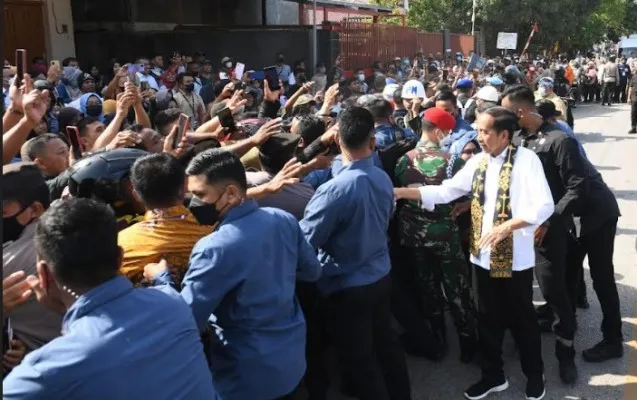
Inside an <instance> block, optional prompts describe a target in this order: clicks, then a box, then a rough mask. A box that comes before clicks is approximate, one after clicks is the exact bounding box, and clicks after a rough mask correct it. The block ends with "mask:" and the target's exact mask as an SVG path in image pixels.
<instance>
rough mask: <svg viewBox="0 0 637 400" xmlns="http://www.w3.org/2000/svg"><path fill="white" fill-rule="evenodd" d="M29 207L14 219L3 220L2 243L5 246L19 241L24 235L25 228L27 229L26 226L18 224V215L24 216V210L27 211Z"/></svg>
mask: <svg viewBox="0 0 637 400" xmlns="http://www.w3.org/2000/svg"><path fill="white" fill-rule="evenodd" d="M27 207H28V206H27ZM27 207H25V208H23V209H22V210H20V211H19V212H18V213H17V214H16V215H14V216H12V217H6V218H2V243H3V244H4V243H7V242H12V241H14V240H18V238H19V237H20V235H22V232H23V231H24V228H26V226H25V225H22V224H21V223H20V222H18V215H20V214H22V212H24V210H26V209H27Z"/></svg>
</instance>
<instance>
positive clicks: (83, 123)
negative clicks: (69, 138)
mask: <svg viewBox="0 0 637 400" xmlns="http://www.w3.org/2000/svg"><path fill="white" fill-rule="evenodd" d="M93 122H100V119H99V118H97V117H87V116H84V118H82V119H80V120H79V121H77V130H78V131H79V132H80V136H81V137H84V136H86V134H87V133H88V132H87V131H86V130H87V128H88V126H89V125H90V124H92V123H93Z"/></svg>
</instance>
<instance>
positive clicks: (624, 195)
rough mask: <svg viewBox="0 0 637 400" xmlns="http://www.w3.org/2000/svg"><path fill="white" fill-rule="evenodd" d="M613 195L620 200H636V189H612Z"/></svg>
mask: <svg viewBox="0 0 637 400" xmlns="http://www.w3.org/2000/svg"><path fill="white" fill-rule="evenodd" d="M613 193H614V194H615V197H616V198H618V199H622V200H637V190H613Z"/></svg>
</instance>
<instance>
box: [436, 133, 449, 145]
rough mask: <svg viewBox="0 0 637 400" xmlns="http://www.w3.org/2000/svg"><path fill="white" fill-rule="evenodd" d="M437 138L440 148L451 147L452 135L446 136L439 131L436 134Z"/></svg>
mask: <svg viewBox="0 0 637 400" xmlns="http://www.w3.org/2000/svg"><path fill="white" fill-rule="evenodd" d="M436 137H437V138H438V144H439V145H440V147H443V148H444V147H447V146H449V145H451V134H445V133H443V132H442V131H438V132H437V133H436Z"/></svg>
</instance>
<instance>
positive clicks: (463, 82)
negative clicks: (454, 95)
mask: <svg viewBox="0 0 637 400" xmlns="http://www.w3.org/2000/svg"><path fill="white" fill-rule="evenodd" d="M456 87H457V88H458V89H468V88H472V87H473V81H472V80H471V79H469V78H462V79H460V80H459V81H458V83H457V84H456Z"/></svg>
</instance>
